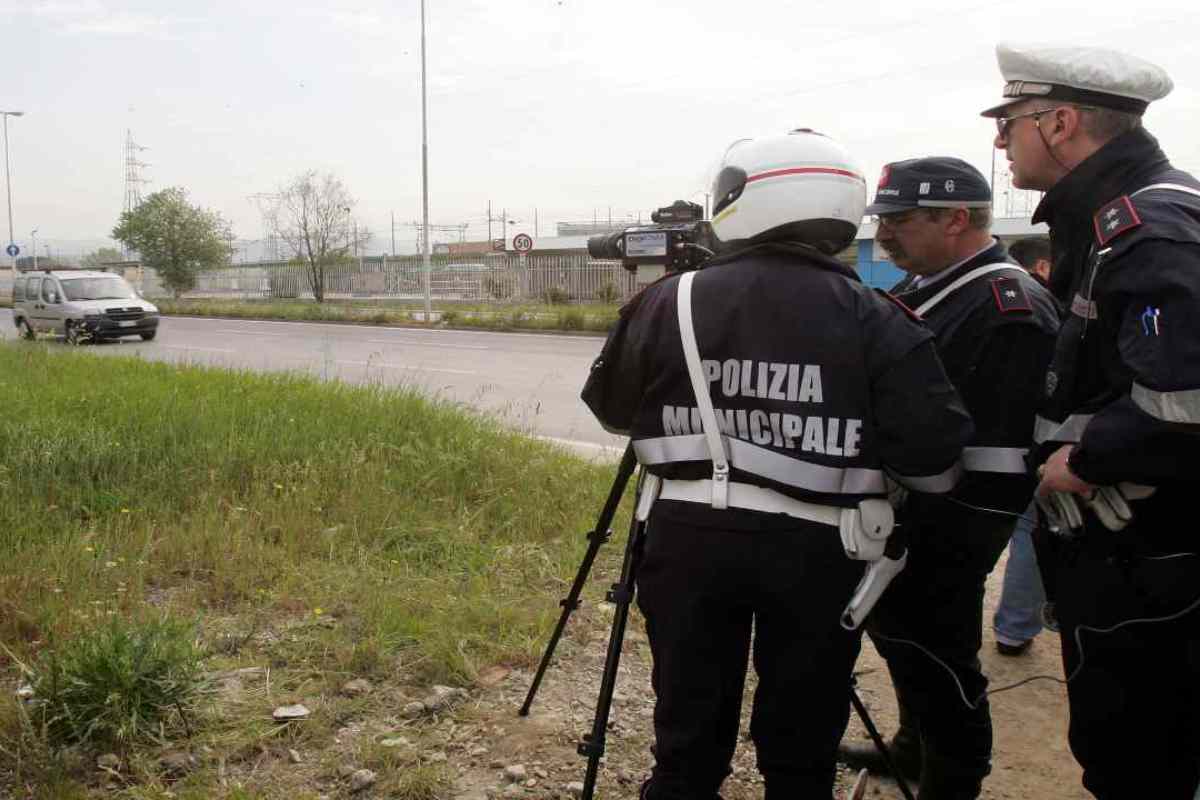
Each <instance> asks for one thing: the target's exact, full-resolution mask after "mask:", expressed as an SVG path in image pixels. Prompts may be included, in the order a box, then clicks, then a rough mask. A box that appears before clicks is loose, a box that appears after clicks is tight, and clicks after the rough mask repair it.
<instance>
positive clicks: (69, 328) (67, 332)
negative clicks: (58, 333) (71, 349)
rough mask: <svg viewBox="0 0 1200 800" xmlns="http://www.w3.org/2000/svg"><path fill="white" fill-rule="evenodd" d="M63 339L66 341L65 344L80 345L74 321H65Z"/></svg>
mask: <svg viewBox="0 0 1200 800" xmlns="http://www.w3.org/2000/svg"><path fill="white" fill-rule="evenodd" d="M63 339H65V340H66V342H67V344H73V345H78V344H80V341H81V340H80V338H79V328H78V327H76V325H75V323H74V321H72V320H67V321H66V323H65V324H64V326H63Z"/></svg>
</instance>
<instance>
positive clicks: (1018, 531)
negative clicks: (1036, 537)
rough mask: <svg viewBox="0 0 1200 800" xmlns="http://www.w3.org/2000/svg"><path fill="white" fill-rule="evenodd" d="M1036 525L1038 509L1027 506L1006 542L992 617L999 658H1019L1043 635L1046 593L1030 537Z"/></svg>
mask: <svg viewBox="0 0 1200 800" xmlns="http://www.w3.org/2000/svg"><path fill="white" fill-rule="evenodd" d="M1036 526H1037V507H1036V506H1035V505H1034V504H1033V503H1030V504H1029V508H1027V509H1025V513H1024V514H1022V515H1021V517H1020V519H1018V520H1017V526H1016V528H1014V529H1013V535H1012V539H1010V540H1009V542H1008V564H1007V565H1006V566H1005V568H1004V588H1003V590H1002V591H1001V593H1000V602H999V603H998V604H997V605H996V614H995V616H993V617H992V630H993V631H994V632H995V636H996V650H997V651H999V653H1000V654H1001V655H1005V656H1019V655H1021V654H1022V653H1024V652H1025V651H1027V650H1028V649H1029V646H1030V645H1031V644H1033V640H1034V637H1036V636H1037V635H1038V634H1039V633H1041V632H1042V606H1043V604H1045V602H1046V590H1045V589H1044V588H1043V586H1042V573H1041V572H1040V571H1038V565H1037V557H1036V556H1035V555H1034V552H1033V539H1032V534H1033V529H1034V528H1035V527H1036Z"/></svg>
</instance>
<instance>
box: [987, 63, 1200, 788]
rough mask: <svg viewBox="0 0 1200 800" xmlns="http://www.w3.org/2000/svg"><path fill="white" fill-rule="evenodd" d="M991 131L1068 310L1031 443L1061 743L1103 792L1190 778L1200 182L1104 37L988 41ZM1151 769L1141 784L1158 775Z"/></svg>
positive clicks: (1147, 68) (1199, 746) (1161, 86)
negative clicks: (1063, 681)
mask: <svg viewBox="0 0 1200 800" xmlns="http://www.w3.org/2000/svg"><path fill="white" fill-rule="evenodd" d="M997 54H998V57H999V62H1000V70H1001V72H1002V73H1003V75H1004V78H1005V80H1006V81H1007V83H1006V85H1005V89H1004V102H1003V103H1002V104H1000V105H998V106H996V107H994V108H991V109H989V110H987V111H985V112H983V114H984V116H987V117H993V118H995V120H996V125H997V135H996V140H995V145H996V147H997V148H999V149H1002V150H1004V151H1005V153H1006V154H1007V156H1008V158H1009V160H1010V162H1011V170H1012V174H1013V183H1014V185H1016V186H1017V187H1020V188H1026V189H1037V190H1041V191H1044V192H1046V195H1045V197H1044V198H1043V200H1042V203H1041V204H1040V205H1039V206H1038V209H1037V211H1036V212H1035V214H1034V217H1033V219H1034V221H1035V222H1046V223H1048V224H1049V226H1050V237H1051V246H1052V256H1053V261H1054V266H1053V270H1052V272H1051V275H1050V284H1051V288H1052V290H1053V292H1054V293H1055V295H1056V297H1057V298H1058V299H1059V300H1060V302H1063V303H1065V305H1066V307H1067V308H1069V309H1070V311H1069V313H1068V314H1067V317H1066V319H1065V320H1064V323H1063V327H1062V330H1061V332H1060V335H1059V339H1058V344H1057V347H1056V351H1055V357H1054V360H1053V362H1052V363H1051V365H1050V369H1049V371H1048V373H1047V375H1046V385H1045V388H1044V394H1045V396H1044V401H1043V404H1042V411H1041V414H1040V417H1039V419H1038V421H1037V425H1036V429H1035V434H1034V439H1035V443H1036V448H1035V450H1034V451H1033V453H1032V456H1033V458H1032V460H1033V462H1034V464H1035V465H1036V466H1037V471H1038V473H1039V475H1040V476H1041V482H1040V485H1039V487H1038V497H1039V502H1040V503H1041V505H1042V506H1043V509H1044V511H1045V512H1046V514H1045V516H1046V520H1047V524H1048V526H1049V528H1050V529H1051V530H1052V531H1056V534H1054V535H1051V534H1047V535H1045V536H1042V537H1039V560H1040V561H1041V563H1042V566H1043V571H1044V573H1045V574H1046V577H1047V592H1048V594H1049V595H1050V596H1051V599H1052V600H1053V601H1054V603H1055V610H1056V611H1057V615H1058V620H1059V623H1060V624H1061V626H1062V647H1063V663H1064V666H1065V669H1066V673H1067V676H1068V679H1069V683H1068V694H1069V698H1070V708H1071V724H1070V742H1071V749H1072V751H1073V752H1074V754H1075V757H1076V758H1077V759H1078V760H1079V762H1080V764H1081V765H1082V766H1083V770H1084V773H1083V783H1084V786H1086V787H1087V788H1088V790H1090V791H1091V792H1092V794H1094V795H1095V796H1096V797H1098V798H1102V800H1110V799H1112V800H1116V798H1121V800H1127V799H1128V798H1142V797H1149V796H1154V797H1162V798H1171V799H1172V800H1192V798H1193V797H1194V796H1195V793H1196V791H1197V784H1198V783H1200V613H1198V612H1197V608H1200V555H1197V554H1198V553H1200V535H1198V534H1200V531H1198V530H1197V527H1198V526H1197V523H1196V521H1195V519H1196V515H1195V507H1196V506H1195V502H1194V497H1195V496H1196V493H1197V492H1198V491H1200V468H1198V467H1197V463H1196V462H1197V454H1200V181H1197V180H1196V179H1195V178H1194V177H1192V176H1191V175H1189V174H1187V173H1186V172H1183V171H1181V170H1178V169H1176V168H1174V167H1173V166H1172V165H1171V163H1170V162H1169V161H1168V160H1167V157H1166V155H1165V154H1164V153H1163V152H1162V150H1161V149H1159V146H1158V142H1157V141H1156V140H1155V139H1154V137H1153V136H1151V135H1150V134H1149V133H1147V132H1146V130H1145V129H1144V128H1143V127H1142V113H1143V112H1144V111H1145V110H1146V107H1147V105H1148V104H1149V103H1151V102H1152V101H1155V100H1158V99H1160V98H1162V97H1164V96H1165V95H1166V94H1167V93H1168V92H1169V91H1170V90H1171V88H1172V83H1171V79H1170V78H1169V77H1168V76H1167V74H1166V73H1165V72H1164V71H1163V70H1162V69H1161V68H1159V67H1157V66H1155V65H1154V64H1150V63H1148V62H1146V61H1143V60H1141V59H1138V58H1134V57H1132V56H1127V55H1124V54H1122V53H1118V52H1115V51H1112V50H1105V49H1098V48H1082V47H1057V48H1054V47H1016V46H1010V45H1001V46H999V47H998V48H997ZM1151 787H1153V788H1151Z"/></svg>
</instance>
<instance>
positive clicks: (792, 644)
mask: <svg viewBox="0 0 1200 800" xmlns="http://www.w3.org/2000/svg"><path fill="white" fill-rule="evenodd" d="M714 198H715V201H716V202H715V205H714V208H713V214H714V217H713V220H712V226H713V231H714V233H715V235H716V237H717V238H718V239H719V240H720V242H721V252H720V253H719V254H718V255H717V256H716V257H715V258H713V259H711V260H710V261H708V262H707V263H706V264H705V266H704V268H703V269H701V270H698V271H692V272H685V273H682V274H678V273H677V274H674V275H669V276H667V277H666V278H664V279H662V280H660V281H658V282H656V283H654V284H651V285H650V286H649V287H647V288H646V289H645V290H644V291H643V292H641V293H640V294H639V295H638V296H637V297H635V298H634V299H633V300H632V301H630V303H629V304H628V305H627V306H626V307H625V308H623V309H622V312H621V318H620V320H619V321H618V323H617V325H616V326H615V328H614V329H613V331H612V333H611V334H610V335H609V337H608V340H607V342H606V343H605V345H604V348H603V350H602V352H601V355H600V358H599V359H598V360H597V361H596V363H595V364H594V365H593V368H592V372H591V376H590V377H589V380H588V384H587V386H586V388H585V390H584V395H583V396H584V400H585V401H586V402H587V403H588V406H589V407H590V408H591V409H592V411H593V412H594V413H595V414H596V416H597V417H598V418H599V419H600V421H601V422H602V423H603V424H604V425H605V426H606V427H607V428H608V429H610V430H613V431H617V432H621V433H628V434H629V435H630V437H631V438H632V440H633V446H634V450H635V452H636V453H637V457H638V460H639V462H640V463H641V464H642V466H643V468H644V470H645V471H646V472H647V473H648V474H649V476H650V477H649V478H647V480H646V483H645V484H644V486H643V497H642V499H643V501H645V500H646V497H647V496H649V497H651V498H656V501H655V502H654V505H653V507H652V509H651V510H650V511H649V514H648V522H647V534H646V546H645V555H644V559H643V561H642V563H641V566H640V568H639V570H638V574H637V598H638V605H639V607H640V608H641V610H642V613H643V615H644V617H645V619H646V630H647V634H648V636H649V640H650V649H651V653H652V655H653V659H654V669H653V673H652V681H653V687H654V692H655V696H656V702H655V708H654V734H655V751H654V753H655V766H654V772H653V774H652V775H651V777H650V779H649V781H647V783H646V784H645V785H644V786H643V788H642V793H641V798H642V800H717V798H718V792H719V790H720V787H721V784H722V782H723V781H724V779H725V777H726V776H727V775H728V774H729V772H730V759H731V758H732V756H733V753H734V747H735V745H736V743H737V738H738V720H739V717H740V716H741V707H742V691H743V684H744V681H745V675H746V669H747V666H748V663H749V662H750V660H751V658H752V659H753V664H754V669H755V671H756V672H757V674H758V686H757V689H756V692H755V696H754V710H753V713H752V717H751V722H750V736H751V738H752V739H753V740H754V745H755V750H756V754H757V760H758V768H759V770H760V772H761V773H762V775H763V778H764V782H765V784H766V798H767V800H829V798H830V797H831V795H832V788H833V782H834V775H835V755H836V750H837V743H838V741H839V740H840V739H841V736H842V733H843V731H844V730H845V727H846V723H847V720H848V717H849V713H850V711H849V702H850V680H851V670H852V668H853V665H854V660H855V657H856V656H857V654H858V649H859V643H860V636H859V634H858V625H859V624H860V623H861V621H862V619H863V618H864V617H865V616H866V614H867V613H868V612H869V611H870V608H871V606H872V605H873V603H874V602H875V601H876V600H877V599H878V597H879V595H880V593H881V592H882V589H883V588H884V586H886V584H887V581H888V579H889V578H890V577H891V576H893V575H894V574H895V572H896V571H897V570H899V569H900V568H902V567H903V563H904V561H903V551H902V549H901V550H900V551H896V550H895V549H894V548H892V543H891V540H890V538H889V534H890V532H891V530H892V526H893V525H892V523H893V520H894V517H893V511H892V506H891V505H890V504H889V503H888V501H887V483H886V479H885V469H886V470H887V474H890V475H892V476H894V477H895V479H896V480H898V481H899V482H900V483H901V484H902V485H904V486H907V487H909V488H910V489H912V490H915V491H928V492H945V491H948V490H949V489H951V488H953V485H954V483H955V481H956V480H957V478H958V476H959V473H960V464H959V455H960V453H961V448H962V445H963V443H964V442H965V441H966V440H967V438H968V437H969V436H970V431H971V425H970V420H969V417H968V416H967V414H966V411H965V410H964V409H963V407H962V404H961V402H960V401H959V399H958V397H957V394H956V393H955V391H954V389H953V387H952V386H951V384H950V383H949V381H948V380H947V378H946V375H945V373H944V371H943V369H942V367H941V364H940V362H939V361H938V359H937V355H936V353H935V350H934V346H933V341H932V339H933V337H932V335H931V334H930V333H929V332H928V331H927V330H925V329H924V328H923V327H922V326H921V325H919V324H917V322H916V321H915V320H913V319H912V318H911V317H910V315H909V313H908V312H907V311H906V310H905V309H904V308H903V307H901V306H900V305H899V304H897V303H894V302H892V301H891V300H889V299H888V298H886V297H884V296H883V295H881V294H879V293H877V292H875V291H873V290H871V289H869V288H868V287H866V286H864V285H863V284H862V282H861V281H860V280H859V279H858V276H857V275H856V274H855V272H854V271H853V270H852V269H850V268H848V267H846V266H845V265H844V264H842V263H841V262H839V261H838V260H837V259H835V258H834V257H833V255H834V254H835V253H837V252H838V251H839V250H841V249H843V248H845V247H846V246H847V245H849V244H850V243H851V242H853V241H854V237H855V234H856V232H857V230H858V227H859V224H860V223H861V222H862V215H863V208H864V206H865V205H866V187H865V181H864V180H863V177H862V171H861V169H860V168H859V167H858V166H857V164H856V163H855V161H854V160H853V159H852V158H850V157H849V155H848V154H847V153H846V152H845V150H843V149H842V147H841V146H840V145H838V144H837V143H836V142H834V141H833V140H831V139H829V138H827V137H825V136H822V135H820V134H817V133H813V132H812V131H808V130H797V131H793V132H791V133H789V134H784V135H780V136H765V137H760V138H756V139H746V140H742V141H739V142H737V143H735V144H734V145H732V146H731V147H730V148H729V149H728V151H727V152H726V154H725V157H724V159H723V161H722V163H721V166H720V168H719V172H718V175H717V178H716V181H715V185H714ZM639 507H642V506H639ZM859 788H860V790H861V788H862V787H861V786H860V787H859Z"/></svg>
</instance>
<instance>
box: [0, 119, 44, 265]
mask: <svg viewBox="0 0 1200 800" xmlns="http://www.w3.org/2000/svg"><path fill="white" fill-rule="evenodd" d="M24 114H25V112H24V111H0V117H3V118H4V190H5V192H6V193H7V195H8V243H9V245H10V246H11V245H13V244H15V242H13V221H12V178H11V177H10V175H9V164H8V118H9V117H20V116H24ZM35 255H36V253H35ZM12 260H13V261H12V277H13V285H14V286H15V285H16V281H17V257H16V256H13V257H12Z"/></svg>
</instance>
